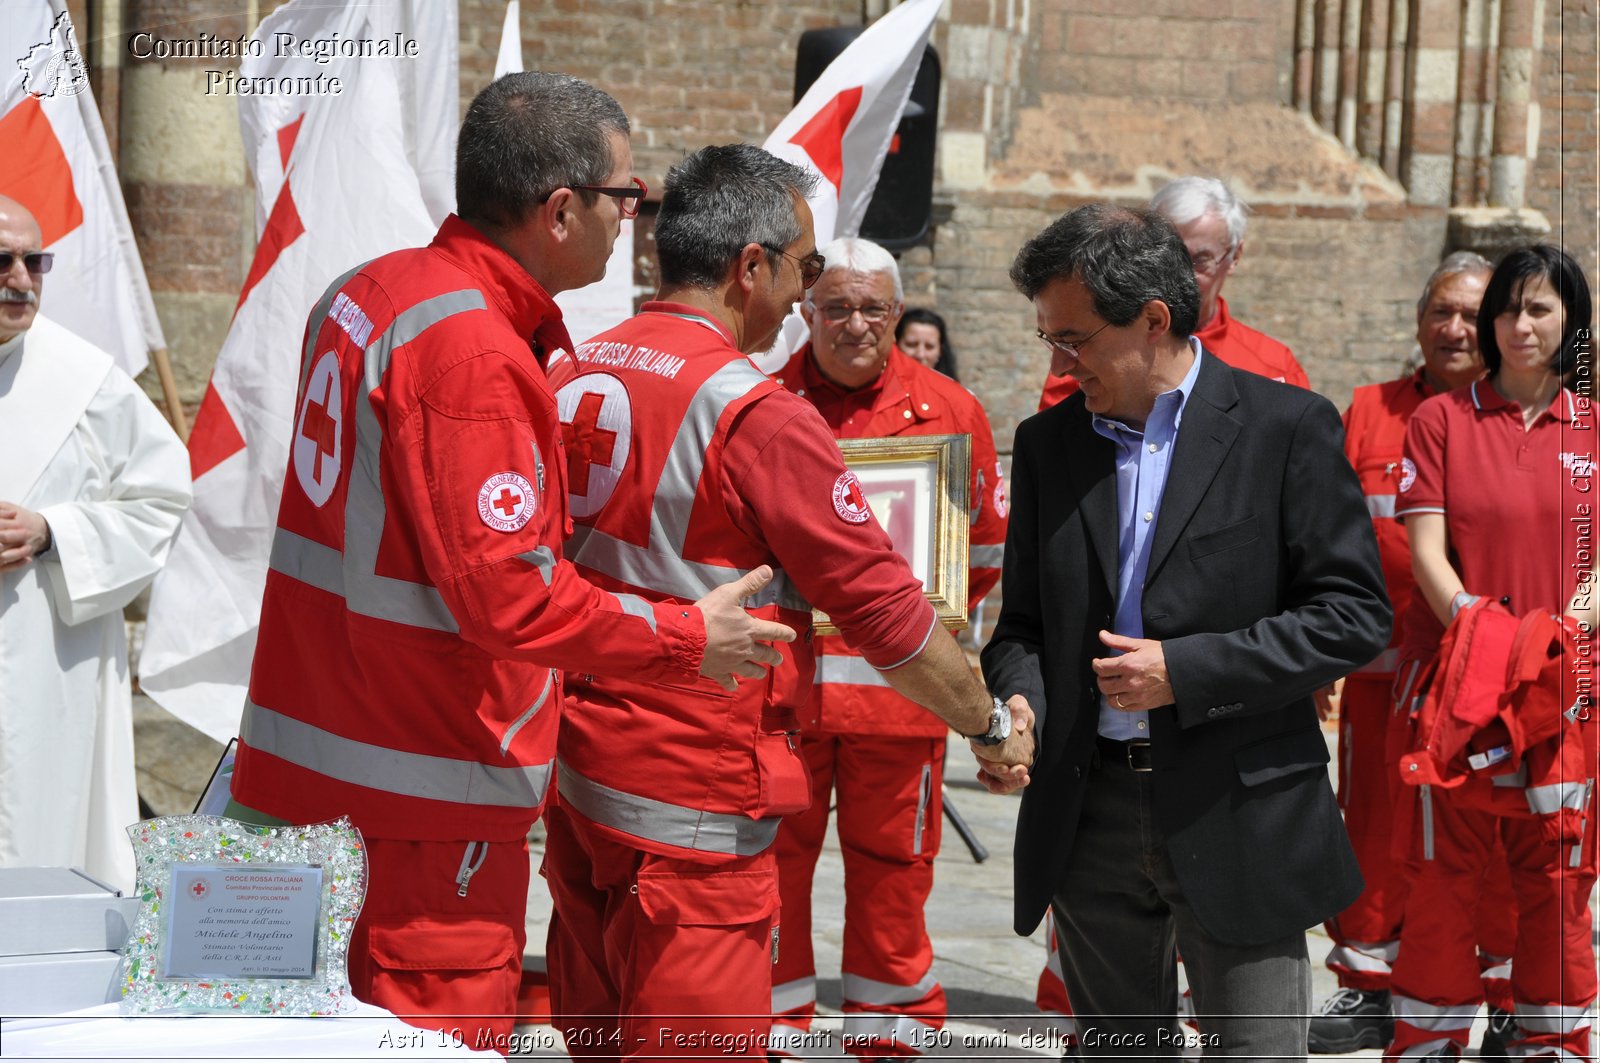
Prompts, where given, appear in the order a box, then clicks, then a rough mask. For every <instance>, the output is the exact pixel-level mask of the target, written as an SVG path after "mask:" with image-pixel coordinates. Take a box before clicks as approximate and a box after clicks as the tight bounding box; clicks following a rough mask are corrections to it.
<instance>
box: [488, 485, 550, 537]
mask: <svg viewBox="0 0 1600 1063" xmlns="http://www.w3.org/2000/svg"><path fill="white" fill-rule="evenodd" d="M537 505H538V497H537V496H536V495H535V494H534V493H533V485H532V484H530V483H529V482H528V481H527V479H526V478H525V477H523V476H521V475H519V474H517V473H514V472H497V473H495V474H494V475H493V476H491V477H489V478H488V479H487V480H485V481H483V486H482V487H480V488H478V516H479V517H480V518H482V520H483V522H484V523H485V524H487V525H488V526H489V527H491V528H493V529H494V530H495V531H498V532H514V531H518V530H520V529H521V528H522V526H523V525H525V524H527V523H528V521H530V520H532V519H533V511H534V509H535V507H536V506H537Z"/></svg>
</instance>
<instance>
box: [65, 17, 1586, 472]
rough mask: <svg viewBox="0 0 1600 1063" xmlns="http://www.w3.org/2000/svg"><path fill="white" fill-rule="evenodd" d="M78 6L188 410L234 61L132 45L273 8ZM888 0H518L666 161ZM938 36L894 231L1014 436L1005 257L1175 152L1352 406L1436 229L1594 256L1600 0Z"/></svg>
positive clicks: (1096, 20)
mask: <svg viewBox="0 0 1600 1063" xmlns="http://www.w3.org/2000/svg"><path fill="white" fill-rule="evenodd" d="M69 6H70V7H71V8H72V10H73V13H74V16H75V18H76V20H77V23H78V25H79V26H80V27H88V30H86V31H85V32H81V33H80V39H81V40H82V41H83V42H84V43H85V44H86V46H87V51H88V59H89V62H90V65H91V68H92V71H93V78H94V86H95V89H96V92H97V94H98V99H99V102H100V105H101V108H102V111H103V112H104V114H105V117H106V124H107V130H108V134H109V136H110V138H111V141H112V143H113V145H114V147H115V150H116V151H117V152H118V153H119V156H120V167H121V175H122V180H123V185H124V189H125V191H126V195H127V200H128V208H129V212H130V215H131V217H132V219H133V224H134V229H135V232H136V234H137V237H138V240H139V244H140V248H141V250H142V252H143V254H144V260H145V265H146V268H147V271H148V273H149V276H150V282H151V287H152V289H153V290H154V294H155V299H156V304H157V308H158V311H159V313H160V315H161V318H162V324H163V327H164V329H165V331H166V334H167V337H168V340H169V343H170V344H171V352H172V355H173V359H174V362H175V365H176V368H177V370H178V374H179V379H180V384H181V388H182V392H183V395H184V399H185V403H186V404H187V405H191V406H192V404H194V403H197V402H198V401H199V399H200V396H201V394H202V392H203V389H204V383H205V379H206V376H207V374H208V372H209V370H210V365H211V361H212V359H213V358H214V356H215V353H216V351H217V349H218V347H219V346H220V344H221V340H222V337H223V335H224V333H225V332H226V329H227V325H228V320H229V317H230V316H231V314H232V311H233V307H234V303H235V302H236V300H237V298H238V292H239V288H240V285H241V283H242V282H243V279H244V276H245V272H246V270H247V269H248V267H249V263H250V257H251V254H252V251H253V242H254V218H255V209H254V204H253V202H252V194H251V191H250V180H249V174H248V173H247V172H246V169H245V164H244V159H243V152H242V147H241V144H240V140H239V134H238V128H237V115H236V111H235V106H234V101H233V100H232V99H231V98H229V97H227V96H207V95H205V94H204V92H203V90H202V81H203V77H204V73H203V72H204V69H206V68H217V67H219V66H222V67H229V66H233V67H236V66H237V63H236V61H229V60H217V59H203V60H200V59H197V60H182V59H172V58H166V59H156V58H148V59H141V58H138V57H136V56H134V55H132V54H130V50H129V47H128V42H129V40H130V35H131V34H132V33H134V32H135V31H138V30H143V31H146V32H149V33H152V34H155V35H157V36H161V35H168V36H174V37H177V36H187V37H192V36H193V35H195V34H196V33H198V32H200V31H202V30H204V31H205V32H208V33H211V34H214V35H224V36H237V35H239V34H242V33H248V32H249V31H250V30H251V29H252V28H253V27H254V25H255V24H256V23H257V22H258V21H259V20H260V18H261V17H262V16H263V15H264V14H266V13H268V12H270V10H272V8H273V7H274V6H275V5H274V4H273V3H271V2H269V0H69ZM888 6H891V4H890V3H889V2H888V0H795V2H786V3H781V4H780V3H771V2H766V0H522V39H523V52H524V61H525V63H526V64H527V66H528V68H529V69H559V70H563V71H567V72H570V73H573V74H576V75H578V76H580V77H583V78H586V79H588V80H590V81H593V82H594V83H596V84H598V85H600V86H601V87H603V88H605V89H607V90H608V91H610V92H611V93H612V94H614V95H615V96H616V97H617V98H618V99H619V100H620V101H621V102H622V103H623V105H624V107H625V108H626V109H627V111H628V113H629V115H630V116H631V117H632V119H633V122H634V130H635V133H634V149H635V156H636V160H637V162H636V167H637V170H638V172H639V174H640V175H641V176H642V177H644V178H645V180H646V181H648V182H649V183H650V184H651V185H652V186H659V184H660V181H661V178H662V176H663V175H664V174H665V171H666V169H667V167H668V166H670V165H671V164H672V162H673V161H674V160H675V159H677V158H678V157H680V156H681V155H682V153H683V152H684V151H686V150H690V149H693V148H695V147H698V146H700V145H702V144H705V143H712V142H726V141H730V140H747V141H752V142H760V141H761V140H762V139H763V138H764V137H765V135H766V134H767V132H768V131H769V130H770V129H771V128H772V126H773V125H774V124H775V123H776V122H777V121H778V120H779V119H780V118H781V117H782V116H783V114H784V113H785V112H786V111H787V110H788V108H789V106H790V103H791V93H792V80H793V69H794V54H795V41H796V38H797V37H798V35H799V33H800V32H801V31H802V30H804V29H806V28H810V27H817V26H826V25H835V24H858V23H861V22H862V21H864V20H870V19H872V18H875V17H877V16H878V15H880V14H881V13H882V12H883V10H885V9H886V7H888ZM503 13H504V5H503V3H502V0H460V26H461V31H460V36H461V86H460V88H461V102H462V106H463V107H464V106H465V102H466V101H467V100H468V99H470V98H471V96H472V94H473V93H474V92H475V91H477V89H479V88H481V87H482V86H483V85H484V84H485V83H486V82H487V81H488V79H489V76H490V73H491V71H492V68H493V64H494V55H495V50H496V46H497V44H498V40H499V34H500V25H501V20H502V17H503ZM934 44H935V46H936V47H937V48H938V50H939V52H940V54H941V57H942V59H943V64H944V83H943V100H942V107H941V110H942V113H941V116H940V139H939V156H938V158H939V161H938V179H937V187H936V193H935V198H936V211H935V213H936V222H935V225H934V227H933V229H932V231H931V232H930V234H929V237H928V239H927V240H926V241H925V242H924V243H923V244H922V245H920V246H918V247H914V248H912V249H910V250H908V251H906V252H904V253H903V255H902V259H901V261H902V265H903V268H904V270H905V273H906V281H907V289H908V294H907V299H908V302H912V303H917V304H923V305H930V306H933V307H935V308H937V309H939V310H940V311H941V312H943V313H944V314H945V315H946V316H947V317H948V318H949V320H950V321H951V323H952V325H953V327H954V331H955V340H956V343H957V345H958V349H959V351H960V353H961V359H962V366H963V382H964V383H966V384H967V385H968V386H969V387H971V388H973V389H974V390H975V391H976V392H977V393H978V395H979V396H980V397H981V398H982V399H983V400H984V403H985V405H986V406H987V407H988V408H989V410H990V411H991V413H992V415H993V417H994V420H995V422H996V423H995V429H996V433H995V434H996V439H997V441H998V442H999V443H1000V444H1001V446H1002V449H1008V447H1009V440H1010V438H1011V431H1012V428H1013V427H1014V425H1015V423H1016V421H1017V420H1019V419H1020V418H1021V417H1023V416H1026V415H1027V414H1028V413H1029V412H1031V411H1032V409H1033V408H1034V404H1035V402H1036V400H1037V397H1038V384H1039V382H1040V380H1041V378H1042V375H1043V372H1044V366H1045V362H1046V358H1045V354H1044V352H1043V350H1042V349H1041V347H1040V345H1039V344H1038V342H1037V341H1036V340H1035V339H1033V337H1032V330H1033V322H1032V313H1031V310H1030V308H1029V307H1028V306H1027V305H1026V304H1025V303H1024V302H1023V301H1022V299H1021V298H1020V297H1019V296H1018V295H1017V294H1016V293H1015V292H1014V291H1013V290H1012V289H1011V287H1010V285H1009V283H1008V282H1007V280H1006V269H1007V266H1008V265H1009V263H1010V260H1011V257H1012V255H1013V254H1014V253H1015V251H1016V249H1017V247H1018V246H1019V245H1020V244H1021V242H1022V241H1023V240H1024V239H1026V238H1027V237H1028V236H1030V235H1032V234H1033V233H1034V232H1036V231H1037V230H1038V229H1039V228H1041V227H1042V226H1043V225H1045V224H1046V223H1047V222H1048V221H1049V220H1050V219H1051V218H1053V217H1054V216H1056V215H1057V214H1058V213H1059V212H1060V211H1062V210H1063V209H1065V208H1068V207H1070V206H1073V205H1076V204H1078V203H1081V202H1085V201H1088V200H1092V199H1099V198H1110V199H1115V200H1118V201H1123V202H1139V201H1142V200H1144V199H1145V198H1147V197H1148V196H1149V195H1150V193H1151V192H1153V191H1154V190H1155V189H1156V188H1157V187H1159V185H1160V184H1161V183H1162V182H1164V181H1165V180H1167V179H1168V178H1170V177H1173V176H1178V175H1181V174H1185V173H1203V174H1209V175H1214V176H1218V177H1222V178H1224V179H1225V180H1227V181H1228V182H1230V184H1232V185H1233V186H1234V187H1235V188H1236V189H1238V191H1239V192H1240V193H1241V194H1242V195H1243V196H1244V197H1245V199H1246V200H1247V202H1249V203H1250V204H1251V205H1252V207H1253V210H1254V216H1253V219H1252V222H1251V227H1250V232H1249V236H1248V238H1247V243H1246V247H1245V252H1244V254H1243V256H1242V258H1241V262H1240V266H1239V268H1238V269H1237V270H1236V271H1235V273H1234V275H1233V277H1232V279H1231V280H1230V282H1229V286H1228V291H1227V294H1228V297H1229V301H1230V303H1231V305H1232V306H1233V309H1234V311H1235V312H1236V313H1237V315H1238V316H1239V317H1240V318H1241V319H1243V320H1245V321H1248V322H1249V323H1251V324H1253V325H1255V326H1256V327H1258V328H1261V329H1263V330H1264V331H1266V332H1269V333H1271V334H1272V335H1274V336H1276V337H1278V338H1280V339H1282V340H1283V341H1285V342H1287V343H1288V344H1290V345H1291V346H1292V347H1293V348H1294V350H1295V351H1296V353H1297V354H1298V355H1299V356H1300V358H1301V360H1302V362H1303V363H1304V364H1305V366H1306V368H1307V370H1308V372H1309V373H1310V376H1311V379H1312V382H1313V384H1314V386H1316V387H1317V388H1318V390H1320V391H1322V392H1323V393H1325V394H1327V395H1328V396H1329V397H1330V398H1332V399H1333V400H1334V401H1336V402H1338V403H1340V404H1342V403H1344V402H1345V401H1346V400H1347V399H1348V397H1349V394H1350V391H1351V389H1352V388H1353V387H1354V386H1356V385H1358V384H1361V383H1365V382H1368V381H1374V380H1381V379H1386V378H1388V377H1391V376H1393V375H1395V373H1396V372H1397V371H1398V369H1399V367H1400V365H1401V363H1402V362H1403V360H1404V359H1405V358H1406V356H1407V354H1408V352H1409V350H1410V347H1411V335H1412V332H1413V328H1414V320H1415V319H1414V301H1415V298H1416V295H1417V291H1418V288H1419V286H1420V284H1421V282H1422V280H1423V279H1424V278H1425V277H1426V275H1427V274H1428V272H1429V271H1430V270H1431V269H1432V267H1433V265H1434V264H1435V263H1436V262H1437V260H1438V258H1439V256H1440V255H1441V254H1442V253H1443V252H1445V251H1447V250H1450V249H1453V248H1456V247H1461V246H1472V247H1478V248H1482V249H1487V250H1489V251H1491V252H1492V251H1494V250H1496V249H1501V248H1503V247H1505V246H1507V245H1508V244H1510V243H1515V242H1519V241H1526V240H1529V239H1534V238H1540V239H1549V240H1554V241H1559V242H1561V243H1562V244H1564V245H1565V246H1566V247H1567V248H1568V250H1569V251H1571V252H1572V253H1573V254H1574V255H1576V256H1577V257H1578V259H1579V260H1580V261H1581V262H1582V263H1583V265H1584V268H1585V269H1586V270H1587V271H1588V272H1589V274H1590V277H1591V279H1592V278H1594V277H1595V275H1596V265H1597V263H1596V211H1597V186H1596V151H1597V142H1596V125H1597V121H1596V99H1597V96H1596V16H1595V7H1594V4H1593V0H1142V2H1140V3H1137V4H1130V3H1127V0H947V2H946V3H945V6H944V10H943V11H942V12H941V15H940V20H939V24H938V26H937V28H936V30H935V34H934ZM643 231H644V232H645V233H646V234H647V233H648V227H644V230H643ZM640 250H641V252H642V253H644V254H645V259H646V262H647V261H648V254H647V251H648V248H647V246H645V247H641V248H640ZM645 273H646V277H647V276H648V270H646V271H645ZM152 376H153V374H152ZM150 390H151V392H152V394H156V393H157V390H158V389H157V388H156V387H155V385H154V382H153V380H152V381H151V383H150Z"/></svg>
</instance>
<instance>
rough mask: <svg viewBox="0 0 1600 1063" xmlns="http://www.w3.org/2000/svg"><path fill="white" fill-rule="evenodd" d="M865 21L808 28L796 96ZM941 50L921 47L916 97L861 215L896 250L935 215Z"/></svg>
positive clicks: (871, 235)
mask: <svg viewBox="0 0 1600 1063" xmlns="http://www.w3.org/2000/svg"><path fill="white" fill-rule="evenodd" d="M861 30H862V27H860V26H831V27H829V28H827V29H820V30H806V31H805V32H804V33H802V34H801V35H800V45H799V48H798V50H797V52H796V55H795V64H794V99H795V102H796V103H799V102H800V97H802V96H804V95H805V94H806V90H807V89H808V88H810V87H811V83H812V82H813V81H816V80H817V78H818V77H820V76H821V75H822V72H823V71H824V70H826V69H827V67H828V64H829V63H831V62H833V61H834V59H835V58H837V57H838V55H839V53H840V52H842V51H844V50H845V48H847V47H848V46H849V45H850V42H851V41H854V40H855V39H856V38H857V37H859V36H861ZM939 81H940V65H939V53H938V52H936V51H934V49H933V45H931V44H930V45H928V46H927V47H926V48H924V49H923V52H922V65H921V66H919V67H918V68H917V76H916V78H915V79H914V80H913V81H912V83H911V98H910V99H909V100H907V101H906V109H905V112H904V113H903V114H901V116H900V127H899V128H898V129H897V130H895V135H894V139H893V140H892V141H891V142H890V143H889V154H888V155H887V156H885V158H884V160H883V170H882V172H880V173H879V174H878V187H877V188H876V189H874V190H873V193H872V202H871V203H869V204H868V205H867V214H866V217H865V218H863V219H862V220H861V235H862V236H864V237H866V238H867V239H868V240H872V241H874V242H875V243H879V244H882V245H883V246H884V247H887V248H889V249H890V250H891V251H900V250H903V249H905V248H907V247H914V246H915V245H917V244H918V243H921V242H922V239H923V238H924V237H925V236H927V235H928V225H929V222H930V221H931V220H932V216H933V152H934V146H935V142H936V138H937V136H938V132H939V128H938V126H939Z"/></svg>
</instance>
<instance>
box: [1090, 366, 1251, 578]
mask: <svg viewBox="0 0 1600 1063" xmlns="http://www.w3.org/2000/svg"><path fill="white" fill-rule="evenodd" d="M1238 401H1239V393H1238V392H1237V391H1236V390H1235V389H1234V386H1233V380H1232V379H1231V378H1230V370H1229V369H1228V367H1227V366H1226V365H1224V364H1223V363H1222V361H1221V360H1220V359H1218V358H1217V357H1215V356H1214V355H1212V356H1209V357H1207V358H1206V359H1205V360H1204V361H1203V362H1201V364H1200V375H1199V377H1198V378H1196V380H1195V384H1194V391H1193V392H1192V393H1191V394H1190V396H1189V401H1188V402H1187V403H1185V404H1184V407H1183V423H1182V424H1181V425H1179V426H1178V438H1177V442H1176V443H1175V444H1174V445H1173V455H1172V466H1171V467H1170V468H1169V469H1168V470H1167V486H1166V490H1165V491H1164V492H1163V493H1162V496H1161V516H1160V517H1159V518H1158V519H1157V521H1156V528H1155V539H1154V541H1152V542H1151V544H1150V565H1149V567H1148V569H1147V571H1146V575H1145V580H1146V582H1149V581H1150V580H1152V579H1154V578H1155V577H1156V574H1157V573H1158V572H1160V571H1161V566H1162V564H1163V563H1164V562H1165V561H1166V559H1167V555H1168V554H1170V553H1171V552H1172V548H1173V546H1174V545H1176V544H1177V542H1178V536H1179V535H1181V534H1182V533H1183V530H1184V528H1186V527H1187V526H1188V524H1189V518H1191V517H1193V516H1194V511H1195V509H1197V508H1198V507H1199V505H1200V500H1201V499H1203V498H1205V496H1206V492H1207V491H1209V490H1210V489H1211V484H1212V481H1213V480H1215V479H1216V475H1217V471H1218V470H1219V469H1221V468H1222V462H1223V459H1224V458H1226V457H1227V456H1228V451H1229V450H1231V449H1232V448H1233V441H1234V439H1235V438H1237V437H1238V435H1239V430H1240V429H1241V428H1242V427H1243V426H1242V425H1241V424H1240V423H1239V422H1238V421H1237V420H1235V419H1234V418H1233V417H1232V416H1231V415H1230V414H1229V413H1228V412H1227V411H1229V410H1231V409H1232V408H1233V407H1234V406H1235V405H1237V403H1238ZM1115 556H1116V554H1115V547H1114V546H1113V553H1112V557H1113V558H1115Z"/></svg>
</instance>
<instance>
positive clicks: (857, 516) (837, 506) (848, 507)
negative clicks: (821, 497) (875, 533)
mask: <svg viewBox="0 0 1600 1063" xmlns="http://www.w3.org/2000/svg"><path fill="white" fill-rule="evenodd" d="M833 511H834V512H835V513H837V514H839V519H840V520H842V521H844V522H845V523H846V524H865V523H866V522H867V518H868V517H870V516H872V511H871V510H870V509H868V508H867V496H866V495H864V494H862V493H861V480H860V479H859V478H857V476H856V474H855V473H853V472H850V471H849V470H848V469H846V470H845V471H844V472H842V473H840V474H839V478H838V479H837V480H835V481H833Z"/></svg>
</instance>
